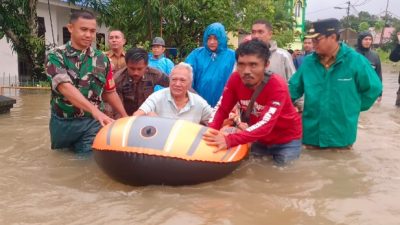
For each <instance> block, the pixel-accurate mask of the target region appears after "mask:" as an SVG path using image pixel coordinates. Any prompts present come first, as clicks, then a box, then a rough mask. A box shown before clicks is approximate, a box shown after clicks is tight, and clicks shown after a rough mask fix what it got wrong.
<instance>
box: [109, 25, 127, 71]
mask: <svg viewBox="0 0 400 225" xmlns="http://www.w3.org/2000/svg"><path fill="white" fill-rule="evenodd" d="M125 43H126V40H125V35H124V33H122V31H120V30H112V31H110V34H109V35H108V46H109V47H110V50H109V51H108V52H106V55H107V57H108V58H109V59H110V62H111V65H112V70H113V72H114V73H115V72H117V71H118V70H120V69H122V68H124V67H125V66H126V64H125V50H124V45H125Z"/></svg>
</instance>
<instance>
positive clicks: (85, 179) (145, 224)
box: [0, 69, 400, 225]
mask: <svg viewBox="0 0 400 225" xmlns="http://www.w3.org/2000/svg"><path fill="white" fill-rule="evenodd" d="M387 70H388V71H387V73H385V74H384V93H383V100H382V102H381V103H380V104H376V105H374V106H373V108H372V109H370V110H369V111H368V112H363V113H362V115H361V118H360V123H359V130H358V137H357V142H356V144H355V146H354V150H352V151H345V152H332V151H309V150H306V151H303V152H302V155H301V158H300V159H299V160H298V161H296V162H295V163H294V164H293V165H291V166H289V167H287V168H277V167H275V166H273V164H272V161H271V159H268V158H265V159H254V158H250V159H249V160H247V161H245V162H243V164H242V165H241V166H240V167H239V169H237V170H236V171H234V172H233V174H231V175H229V176H227V177H225V178H223V179H221V180H218V181H214V182H209V183H204V184H200V185H195V186H182V187H168V186H146V187H133V186H127V185H123V184H121V183H118V182H115V181H114V180H112V179H111V178H109V177H108V176H107V175H106V174H105V173H103V171H101V170H100V168H99V167H98V166H97V164H96V162H95V161H94V159H93V156H92V155H89V156H77V155H74V154H72V153H69V152H58V151H52V150H50V138H49V131H48V122H49V115H50V113H49V101H50V98H49V92H47V91H24V92H22V91H17V92H14V91H11V92H9V93H7V91H6V93H5V94H6V95H8V96H11V97H14V98H16V99H17V104H16V105H15V106H14V108H13V109H12V110H11V112H10V113H9V114H5V115H0V224H6V225H8V224H57V225H59V224H140V225H180V224H182V225H200V224H213V225H216V224H221V225H230V224H242V225H254V224H273V225H280V224H296V225H331V224H341V225H342V224H343V225H349V224H357V225H358V224H360V225H377V224H382V225H399V224H400V109H398V108H396V107H395V106H394V101H395V92H396V90H397V87H398V85H397V73H394V70H391V69H387Z"/></svg>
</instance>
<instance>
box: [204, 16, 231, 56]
mask: <svg viewBox="0 0 400 225" xmlns="http://www.w3.org/2000/svg"><path fill="white" fill-rule="evenodd" d="M210 35H214V36H216V37H217V40H218V48H217V51H216V52H217V53H219V52H221V51H225V50H226V49H227V47H228V37H227V36H226V33H225V27H224V26H223V25H222V24H221V23H213V24H210V25H208V27H207V28H206V30H205V31H204V35H203V46H204V47H205V48H206V49H207V50H208V51H210V52H211V50H210V49H209V48H208V46H207V41H208V37H209V36H210Z"/></svg>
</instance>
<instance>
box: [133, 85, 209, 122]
mask: <svg viewBox="0 0 400 225" xmlns="http://www.w3.org/2000/svg"><path fill="white" fill-rule="evenodd" d="M188 97H189V101H188V102H187V103H186V105H185V106H184V107H183V108H182V109H181V110H178V107H177V106H176V104H175V101H174V99H173V98H172V96H171V91H170V89H169V88H164V89H162V90H159V91H157V92H154V93H153V94H151V95H150V96H149V97H148V98H147V99H146V101H145V102H143V104H142V105H141V106H140V107H139V109H140V110H142V111H143V112H145V113H146V114H147V113H149V112H155V113H157V115H158V116H160V117H166V118H172V119H183V120H188V121H192V122H194V123H200V122H202V123H203V124H205V123H206V122H208V120H209V118H210V117H211V114H212V108H211V106H210V105H209V104H208V103H207V102H206V100H204V99H203V98H202V97H200V96H199V95H198V94H195V93H192V92H189V91H188Z"/></svg>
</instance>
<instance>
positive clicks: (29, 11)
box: [0, 0, 45, 80]
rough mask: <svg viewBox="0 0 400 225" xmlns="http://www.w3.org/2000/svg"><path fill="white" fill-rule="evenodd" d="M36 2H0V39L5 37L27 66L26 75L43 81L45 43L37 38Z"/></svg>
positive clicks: (21, 0)
mask: <svg viewBox="0 0 400 225" xmlns="http://www.w3.org/2000/svg"><path fill="white" fill-rule="evenodd" d="M37 2H38V0H13V1H1V5H0V15H1V16H0V37H2V36H3V35H4V36H5V37H6V39H7V41H8V42H10V43H11V46H12V48H13V50H14V51H15V52H17V53H18V57H19V58H20V59H21V60H23V61H24V63H25V64H26V65H27V70H28V74H27V75H31V76H32V77H33V78H35V79H37V80H38V79H45V74H44V65H43V64H44V54H45V41H44V38H42V37H38V25H37V13H36V5H37Z"/></svg>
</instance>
